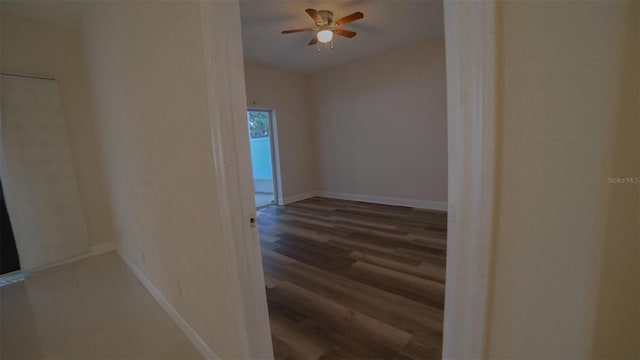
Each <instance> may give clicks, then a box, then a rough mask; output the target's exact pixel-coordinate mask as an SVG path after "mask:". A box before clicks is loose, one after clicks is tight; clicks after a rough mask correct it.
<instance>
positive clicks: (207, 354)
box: [118, 251, 220, 359]
mask: <svg viewBox="0 0 640 360" xmlns="http://www.w3.org/2000/svg"><path fill="white" fill-rule="evenodd" d="M118 254H119V255H120V257H121V258H122V260H123V261H124V262H125V264H127V266H128V267H129V269H131V271H132V272H133V273H134V274H135V275H136V277H137V278H138V280H140V282H141V283H142V285H144V287H145V288H147V291H149V293H150V294H151V296H153V298H154V299H155V300H156V301H157V302H158V304H160V306H161V307H162V309H164V311H165V312H166V313H167V315H169V317H170V318H171V319H172V320H173V321H174V322H175V323H176V325H178V327H179V328H180V330H182V332H183V333H184V335H185V336H186V337H187V339H189V341H191V343H192V344H193V346H195V347H196V349H198V351H199V352H200V354H201V355H202V356H203V357H204V358H205V359H220V357H218V356H217V355H216V353H214V352H213V350H211V348H210V347H209V345H207V343H206V342H205V341H204V340H202V338H201V337H200V335H198V333H196V331H195V330H193V328H192V327H191V325H189V323H188V322H187V321H186V320H185V319H184V318H183V317H182V315H180V313H179V312H178V311H177V310H176V309H175V308H174V307H173V305H171V303H169V301H167V299H166V298H165V297H164V296H163V295H162V293H161V292H160V291H159V290H158V289H157V288H156V287H155V286H154V285H153V283H151V281H150V280H149V279H148V278H147V277H146V276H145V275H144V274H143V273H142V271H140V269H138V267H137V266H136V265H135V264H134V263H133V262H132V261H131V260H129V259H128V258H127V257H126V256H124V255H123V254H122V252H121V251H118Z"/></svg>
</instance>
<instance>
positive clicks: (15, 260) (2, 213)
mask: <svg viewBox="0 0 640 360" xmlns="http://www.w3.org/2000/svg"><path fill="white" fill-rule="evenodd" d="M0 220H1V224H0V230H1V234H0V245H1V249H0V255H1V260H0V275H1V274H7V273H10V272H13V271H18V270H20V258H19V257H18V248H17V247H16V240H15V238H14V237H13V229H12V228H11V219H9V212H8V211H7V205H6V204H5V201H4V191H3V190H2V181H0Z"/></svg>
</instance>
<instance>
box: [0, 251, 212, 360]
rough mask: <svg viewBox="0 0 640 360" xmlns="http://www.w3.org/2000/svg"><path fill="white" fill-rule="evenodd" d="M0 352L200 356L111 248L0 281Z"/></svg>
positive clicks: (6, 355) (16, 355)
mask: <svg viewBox="0 0 640 360" xmlns="http://www.w3.org/2000/svg"><path fill="white" fill-rule="evenodd" d="M0 297H1V300H2V309H1V318H0V319H1V320H0V328H1V329H2V338H1V344H0V348H1V354H0V357H1V358H2V359H26V358H28V359H37V358H60V359H97V358H100V359H105V358H109V359H143V358H146V359H149V358H153V359H158V358H163V359H200V358H201V356H200V354H199V353H198V351H197V350H196V349H195V348H194V347H193V345H192V344H191V342H189V340H188V339H187V338H186V337H185V336H184V335H183V333H182V332H181V331H180V329H179V328H178V327H177V326H176V325H175V323H174V322H173V321H172V320H171V319H170V318H169V317H168V316H167V315H166V313H165V312H164V310H163V309H162V308H161V307H160V305H158V303H157V302H156V301H155V300H154V299H153V298H152V297H151V295H149V293H148V292H147V290H146V289H145V288H144V286H143V285H142V284H141V283H140V282H139V281H138V279H137V278H136V277H135V276H134V275H133V273H132V272H131V271H130V270H129V268H127V266H126V265H125V264H124V262H123V261H122V260H121V259H120V257H119V256H118V254H117V253H116V252H113V251H112V252H109V253H106V254H103V255H98V256H95V257H91V258H88V259H85V260H80V261H77V262H73V263H70V264H66V265H61V266H58V267H55V268H52V269H49V270H44V271H42V272H37V273H33V274H31V275H30V276H29V277H28V278H27V279H26V280H25V281H24V282H22V283H17V284H13V285H9V286H6V287H3V288H2V289H1V290H0Z"/></svg>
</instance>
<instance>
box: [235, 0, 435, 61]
mask: <svg viewBox="0 0 640 360" xmlns="http://www.w3.org/2000/svg"><path fill="white" fill-rule="evenodd" d="M442 5H443V4H442V0H368V1H365V0H345V1H335V0H334V1H327V0H319V1H302V0H284V1H283V0H241V1H240V13H241V18H242V42H243V48H244V56H245V59H246V60H247V61H250V62H255V63H260V64H266V65H271V66H275V67H279V68H286V69H292V70H296V71H300V72H305V73H310V72H314V71H317V70H321V69H325V68H328V67H331V66H335V65H338V64H341V63H345V62H348V61H351V60H355V59H359V58H363V57H366V56H369V55H373V54H377V53H381V52H384V51H387V50H392V49H397V48H401V47H404V46H408V45H412V44H415V43H418V42H420V41H425V40H428V39H431V38H434V37H437V36H443V34H444V15H443V6H442ZM307 8H313V9H317V10H330V11H333V16H334V19H338V18H341V17H343V16H346V15H349V14H351V13H353V12H356V11H362V12H363V13H364V19H361V20H358V21H355V22H352V23H349V24H346V25H344V26H343V28H344V29H347V30H352V31H356V32H357V33H358V35H357V36H356V37H354V38H353V39H348V38H345V37H341V36H336V39H335V49H334V50H331V49H330V47H329V46H328V45H324V44H323V45H321V51H320V52H318V51H317V46H316V45H314V46H308V45H307V43H308V42H309V40H310V39H311V38H312V37H313V33H311V32H303V33H295V34H287V35H283V34H280V31H282V30H288V29H299V28H306V27H310V26H313V25H314V24H313V20H311V18H310V17H309V16H308V15H307V13H305V11H304V10H305V9H307Z"/></svg>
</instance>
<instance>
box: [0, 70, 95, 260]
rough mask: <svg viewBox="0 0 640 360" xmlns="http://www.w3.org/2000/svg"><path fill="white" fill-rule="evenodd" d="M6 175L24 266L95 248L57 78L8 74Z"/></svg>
mask: <svg viewBox="0 0 640 360" xmlns="http://www.w3.org/2000/svg"><path fill="white" fill-rule="evenodd" d="M1 103H2V108H1V116H2V117H1V118H0V177H2V181H3V185H4V187H5V189H4V190H5V197H6V203H7V209H8V211H9V216H10V217H11V222H12V224H13V231H14V235H15V239H16V246H17V248H18V254H19V256H20V263H21V267H22V270H30V269H34V268H38V267H41V266H44V265H48V264H52V263H55V262H57V261H61V260H65V259H68V258H70V257H72V256H75V255H79V254H82V253H84V252H87V251H88V250H89V241H88V238H87V230H86V225H85V220H84V215H83V212H82V206H81V203H80V196H79V192H78V186H77V183H76V177H75V172H74V168H73V161H72V157H71V148H70V145H69V140H68V138H67V128H66V124H65V120H64V113H63V108H62V102H61V98H60V92H59V90H58V84H57V82H56V81H55V80H44V79H34V78H26V77H16V76H7V75H3V76H2V101H1Z"/></svg>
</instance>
